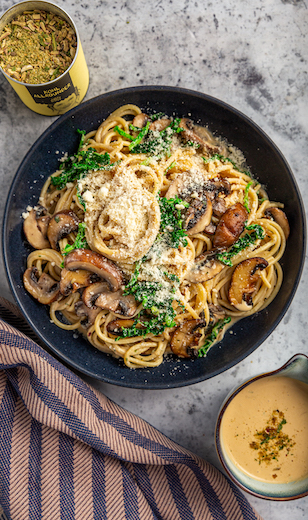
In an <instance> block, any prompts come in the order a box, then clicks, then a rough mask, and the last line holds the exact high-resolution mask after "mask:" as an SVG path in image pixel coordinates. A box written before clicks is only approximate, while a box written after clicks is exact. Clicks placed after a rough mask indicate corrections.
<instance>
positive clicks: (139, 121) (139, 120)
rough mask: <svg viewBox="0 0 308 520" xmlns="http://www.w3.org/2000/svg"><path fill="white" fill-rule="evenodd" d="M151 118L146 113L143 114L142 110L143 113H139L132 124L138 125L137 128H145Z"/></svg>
mask: <svg viewBox="0 0 308 520" xmlns="http://www.w3.org/2000/svg"><path fill="white" fill-rule="evenodd" d="M148 120H149V118H148V116H147V115H146V114H143V113H142V112H141V114H137V115H136V116H135V117H134V119H133V121H132V124H133V125H134V126H135V127H136V128H143V127H144V126H145V125H146V124H147V122H148Z"/></svg>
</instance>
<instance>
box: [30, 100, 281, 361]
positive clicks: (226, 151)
mask: <svg viewBox="0 0 308 520" xmlns="http://www.w3.org/2000/svg"><path fill="white" fill-rule="evenodd" d="M80 133H81V134H82V135H81V142H80V146H79V149H78V151H77V153H76V154H75V156H73V157H66V156H64V157H63V158H62V160H61V163H60V167H59V170H58V171H57V172H55V173H54V174H53V175H51V176H50V177H49V178H48V179H47V181H46V183H45V185H44V187H43V189H42V192H41V195H40V198H39V202H38V206H37V207H36V208H34V209H32V210H31V211H30V212H29V214H28V213H27V214H26V215H24V217H25V222H24V229H25V233H26V236H27V239H28V241H29V242H30V244H31V245H32V246H33V247H34V251H33V252H32V253H31V254H30V255H29V257H28V261H27V269H26V271H25V274H24V284H25V287H26V289H27V290H28V291H29V292H30V293H31V294H32V296H33V297H35V298H37V299H38V300H39V301H40V302H41V303H44V304H48V305H50V316H51V319H52V320H53V322H54V323H55V324H56V325H57V326H59V327H61V328H63V329H67V330H75V331H79V332H80V333H82V334H84V335H85V336H86V337H87V339H88V341H89V342H90V343H91V344H92V345H93V346H94V347H95V348H97V349H99V350H101V351H103V352H105V353H107V354H112V355H113V356H115V357H117V358H123V360H124V363H125V364H126V365H127V366H128V367H130V368H138V367H155V366H158V365H159V364H161V363H162V362H163V359H164V356H165V355H166V354H172V353H173V354H174V355H177V356H179V357H184V358H190V357H201V356H205V355H206V353H207V351H208V349H209V348H210V347H211V346H212V345H213V344H214V343H215V342H216V341H218V340H220V339H221V338H222V337H223V334H224V331H225V330H226V328H227V327H229V326H231V325H232V323H234V322H235V321H236V320H238V319H241V318H243V317H245V316H248V315H250V314H253V313H255V312H258V311H260V310H262V309H264V308H265V307H266V306H267V305H268V304H269V303H270V302H271V301H272V300H273V299H274V298H275V296H276V294H277V292H278V291H279V288H280V286H281V283H282V270H281V267H280V264H279V260H280V258H281V256H282V255H283V252H284V249H285V244H286V239H287V237H288V234H289V225H288V221H287V217H286V215H285V213H284V212H283V210H282V208H283V205H282V204H281V203H278V202H271V201H270V200H269V199H268V197H267V195H266V193H265V191H264V189H263V188H262V187H261V186H260V184H259V183H258V182H257V181H255V180H254V179H252V178H251V175H250V174H249V172H248V171H247V169H245V163H244V158H243V157H242V154H241V153H240V152H239V151H235V150H234V147H232V146H229V145H228V144H227V143H224V142H223V141H222V140H219V139H216V138H214V137H213V135H212V134H211V133H210V132H209V131H208V130H207V129H205V128H202V127H199V126H197V125H194V124H193V122H191V121H190V120H189V119H186V118H182V119H178V118H170V117H168V116H166V115H164V114H154V115H152V116H150V115H147V114H144V113H142V112H141V109H140V108H139V107H137V106H135V105H125V106H122V107H120V108H119V109H117V110H116V111H115V112H113V113H112V114H111V115H110V116H109V117H108V118H107V119H106V120H105V121H104V122H103V123H102V124H101V125H100V127H99V128H98V129H97V130H96V131H92V132H90V133H88V134H86V135H84V133H83V132H80Z"/></svg>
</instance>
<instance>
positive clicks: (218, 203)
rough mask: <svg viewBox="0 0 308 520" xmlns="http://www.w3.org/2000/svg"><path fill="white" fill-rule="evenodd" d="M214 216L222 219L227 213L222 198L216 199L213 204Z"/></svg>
mask: <svg viewBox="0 0 308 520" xmlns="http://www.w3.org/2000/svg"><path fill="white" fill-rule="evenodd" d="M212 208H213V215H214V216H215V217H218V218H221V217H222V216H223V214H224V213H225V212H226V203H225V201H224V199H223V198H222V197H216V199H215V200H213V202H212Z"/></svg>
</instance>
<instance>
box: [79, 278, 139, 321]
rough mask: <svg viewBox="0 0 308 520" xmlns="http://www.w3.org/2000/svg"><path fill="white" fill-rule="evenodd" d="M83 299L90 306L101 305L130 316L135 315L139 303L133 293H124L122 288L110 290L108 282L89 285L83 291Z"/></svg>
mask: <svg viewBox="0 0 308 520" xmlns="http://www.w3.org/2000/svg"><path fill="white" fill-rule="evenodd" d="M82 299H83V301H84V303H85V305H87V306H88V307H93V306H96V307H100V308H101V309H107V310H109V311H112V312H114V313H116V314H122V315H123V316H127V317H128V318H129V317H131V316H134V314H135V313H136V311H137V308H138V303H137V302H136V300H135V298H134V297H133V296H132V295H127V296H126V295H124V294H123V291H122V289H119V290H118V291H116V292H112V291H110V287H109V285H108V283H107V282H97V283H94V284H92V285H90V286H89V287H87V288H86V289H85V290H84V291H83V294H82Z"/></svg>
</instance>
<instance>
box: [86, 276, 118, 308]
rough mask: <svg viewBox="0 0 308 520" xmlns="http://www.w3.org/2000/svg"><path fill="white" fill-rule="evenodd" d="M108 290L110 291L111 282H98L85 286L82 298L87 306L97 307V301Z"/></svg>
mask: <svg viewBox="0 0 308 520" xmlns="http://www.w3.org/2000/svg"><path fill="white" fill-rule="evenodd" d="M106 292H110V286H109V284H108V283H107V282H106V281H104V282H103V281H100V282H96V283H93V284H92V285H90V286H88V287H86V288H85V290H84V291H83V293H82V300H83V302H84V304H85V305H86V306H87V307H89V308H91V307H95V302H96V300H97V298H98V297H99V295H100V294H102V293H106ZM112 294H115V293H112Z"/></svg>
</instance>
